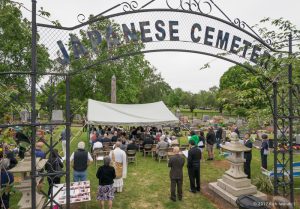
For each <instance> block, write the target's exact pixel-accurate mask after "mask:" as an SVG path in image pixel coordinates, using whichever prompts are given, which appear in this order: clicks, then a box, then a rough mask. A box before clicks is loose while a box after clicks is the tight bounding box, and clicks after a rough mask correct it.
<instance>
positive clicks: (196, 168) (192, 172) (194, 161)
mask: <svg viewBox="0 0 300 209" xmlns="http://www.w3.org/2000/svg"><path fill="white" fill-rule="evenodd" d="M189 143H190V145H191V148H190V150H189V151H188V163H187V167H188V173H189V178H190V192H193V193H196V192H197V191H198V192H200V160H201V150H200V149H199V147H198V146H196V145H195V142H194V141H193V140H190V141H189ZM195 182H196V185H195Z"/></svg>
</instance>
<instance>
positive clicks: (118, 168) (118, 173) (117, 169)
mask: <svg viewBox="0 0 300 209" xmlns="http://www.w3.org/2000/svg"><path fill="white" fill-rule="evenodd" d="M112 163H113V167H114V168H115V172H116V179H120V178H122V176H123V164H122V163H118V162H116V158H115V153H114V151H112Z"/></svg>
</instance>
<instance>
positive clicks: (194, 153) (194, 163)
mask: <svg viewBox="0 0 300 209" xmlns="http://www.w3.org/2000/svg"><path fill="white" fill-rule="evenodd" d="M200 160H201V150H200V149H199V148H198V147H197V146H193V147H192V148H191V149H190V150H189V152H188V163H187V167H188V168H200Z"/></svg>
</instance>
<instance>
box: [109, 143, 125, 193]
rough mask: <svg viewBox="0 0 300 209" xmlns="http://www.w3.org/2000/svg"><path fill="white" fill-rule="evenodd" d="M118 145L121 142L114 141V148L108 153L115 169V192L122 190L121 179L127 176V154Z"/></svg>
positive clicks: (122, 183)
mask: <svg viewBox="0 0 300 209" xmlns="http://www.w3.org/2000/svg"><path fill="white" fill-rule="evenodd" d="M120 147H121V142H116V144H115V149H114V150H112V151H111V152H110V153H109V157H110V159H111V160H112V161H113V164H114V167H115V171H116V178H115V179H114V184H113V187H114V188H115V189H116V191H117V192H122V191H123V185H124V182H123V179H124V178H126V176H127V162H126V160H127V156H126V153H125V152H124V151H123V150H121V148H120Z"/></svg>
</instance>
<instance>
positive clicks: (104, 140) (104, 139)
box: [101, 133, 111, 144]
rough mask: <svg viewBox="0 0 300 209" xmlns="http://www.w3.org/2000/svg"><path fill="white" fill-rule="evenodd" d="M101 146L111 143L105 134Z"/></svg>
mask: <svg viewBox="0 0 300 209" xmlns="http://www.w3.org/2000/svg"><path fill="white" fill-rule="evenodd" d="M101 142H102V144H103V143H107V142H108V143H110V142H111V139H110V138H108V135H107V134H106V133H105V134H104V136H103V139H102V140H101Z"/></svg>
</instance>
